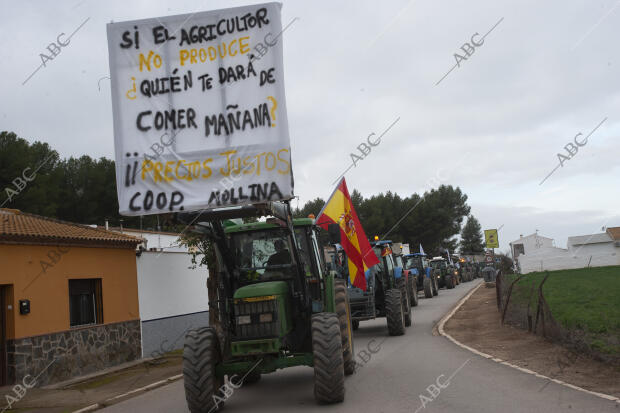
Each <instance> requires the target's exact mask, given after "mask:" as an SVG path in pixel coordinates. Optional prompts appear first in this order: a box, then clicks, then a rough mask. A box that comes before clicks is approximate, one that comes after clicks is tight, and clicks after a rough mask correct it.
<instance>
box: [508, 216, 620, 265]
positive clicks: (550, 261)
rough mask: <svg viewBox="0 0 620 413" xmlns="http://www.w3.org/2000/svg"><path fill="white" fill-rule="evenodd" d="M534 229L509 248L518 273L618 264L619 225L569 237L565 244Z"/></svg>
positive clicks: (619, 262)
mask: <svg viewBox="0 0 620 413" xmlns="http://www.w3.org/2000/svg"><path fill="white" fill-rule="evenodd" d="M553 244H554V243H553V239H551V238H547V237H543V236H540V235H538V234H537V233H535V234H531V235H528V236H527V237H523V236H521V237H520V238H519V239H518V240H516V241H513V242H511V243H510V248H511V251H512V254H513V257H514V258H515V261H516V262H517V264H518V266H519V268H520V270H521V273H523V274H526V273H528V272H534V271H545V270H564V269H571V268H584V267H601V266H606V265H620V227H613V228H607V230H606V232H603V233H600V234H591V235H580V236H575V237H569V238H568V241H567V248H566V249H564V248H557V247H555V246H554V245H553Z"/></svg>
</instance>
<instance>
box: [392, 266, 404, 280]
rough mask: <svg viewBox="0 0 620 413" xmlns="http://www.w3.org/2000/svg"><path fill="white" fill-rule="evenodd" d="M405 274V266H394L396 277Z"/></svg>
mask: <svg viewBox="0 0 620 413" xmlns="http://www.w3.org/2000/svg"><path fill="white" fill-rule="evenodd" d="M402 276H403V268H402V267H394V278H400V277H402Z"/></svg>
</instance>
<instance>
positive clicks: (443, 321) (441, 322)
mask: <svg viewBox="0 0 620 413" xmlns="http://www.w3.org/2000/svg"><path fill="white" fill-rule="evenodd" d="M483 285H484V283H480V284H479V285H478V286H477V287H475V288H473V289H472V290H471V291H470V292H469V293H467V295H466V296H465V297H463V298H462V299H461V300H460V301H459V302H458V303H457V304H456V306H455V307H454V308H453V309H452V310H451V311H450V312H449V313H448V314H446V315H445V316H444V317H443V318H442V319H441V320H439V323H438V324H437V331H439V334H440V335H442V336H444V337H446V338H447V339H448V340H450V341H452V342H453V343H454V344H456V345H457V346H459V347H461V348H464V349H466V350H469V351H471V352H472V353H474V354H477V355H479V356H480V357H484V358H486V359H489V360H493V361H494V362H496V363H499V364H503V365H504V366H508V367H512V368H513V369H516V370H519V371H520V372H522V373H526V374H531V375H532V376H536V377H538V378H541V379H545V380H549V381H552V382H554V383H556V384H559V385H561V386H565V387H568V388H571V389H573V390H579V391H581V392H584V393H588V394H590V395H592V396H597V397H600V398H602V399H605V400H610V401H615V402H616V403H618V404H620V399H619V398H618V397H614V396H611V395H609V394H604V393H598V392H595V391H591V390H586V389H584V388H581V387H578V386H575V385H574V384H570V383H566V382H564V381H562V380H558V379H553V378H551V377H547V376H545V375H543V374H540V373H537V372H535V371H532V370H529V369H526V368H523V367H519V366H516V365H514V364H511V363H508V362H507V361H504V360H502V359H500V358H497V357H495V356H492V355H490V354H486V353H483V352H481V351H478V350H476V349H475V348H472V347H469V346H467V345H465V344H463V343H461V342H460V341H458V340H456V339H455V338H454V337H452V336H451V335H450V334H448V333H446V331H445V330H444V325H445V324H446V323H447V322H448V320H450V319H451V318H452V316H454V313H456V312H457V311H458V309H459V308H461V306H463V304H465V301H467V300H468V299H469V297H471V296H472V295H473V294H474V293H475V292H476V291H478V289H479V288H480V287H482V286H483Z"/></svg>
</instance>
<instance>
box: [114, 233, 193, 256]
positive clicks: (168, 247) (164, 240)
mask: <svg viewBox="0 0 620 413" xmlns="http://www.w3.org/2000/svg"><path fill="white" fill-rule="evenodd" d="M123 234H127V235H132V236H134V237H142V238H144V239H146V241H147V243H146V248H147V250H148V249H149V248H164V250H165V251H177V252H186V251H187V247H179V246H178V240H179V236H178V235H170V234H153V233H150V232H140V231H133V230H124V231H123Z"/></svg>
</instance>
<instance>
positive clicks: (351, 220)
mask: <svg viewBox="0 0 620 413" xmlns="http://www.w3.org/2000/svg"><path fill="white" fill-rule="evenodd" d="M316 222H317V225H319V226H321V227H322V228H323V229H327V226H328V225H329V224H338V225H339V226H340V239H341V241H340V242H341V243H342V248H343V249H344V252H345V253H346V254H347V259H348V261H349V262H348V264H349V278H350V279H351V284H353V285H354V286H356V287H358V288H361V289H362V290H364V291H366V276H365V275H364V273H365V272H366V270H367V269H368V268H370V267H372V266H373V265H376V264H379V259H378V258H377V256H376V255H375V253H374V252H373V251H372V248H371V247H370V243H369V242H368V239H367V238H366V234H365V233H364V229H363V228H362V224H360V221H359V219H358V218H357V214H356V213H355V209H354V208H353V202H351V196H350V195H349V190H348V189H347V183H346V182H345V180H344V177H343V178H342V179H341V180H340V183H339V184H338V186H337V187H336V189H335V190H334V192H333V193H332V196H331V197H330V198H329V200H328V201H327V203H326V204H325V206H324V207H323V209H322V210H321V212H319V215H318V216H317V218H316Z"/></svg>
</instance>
